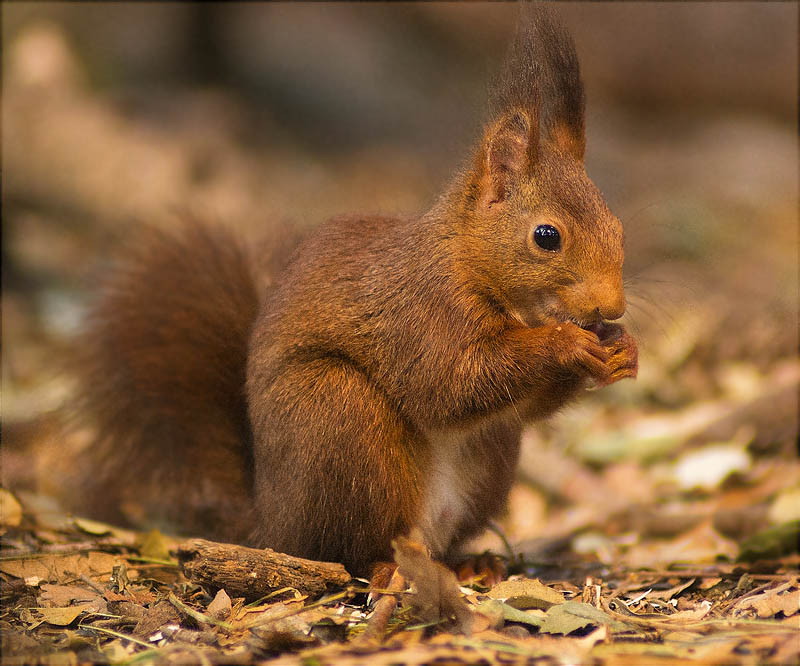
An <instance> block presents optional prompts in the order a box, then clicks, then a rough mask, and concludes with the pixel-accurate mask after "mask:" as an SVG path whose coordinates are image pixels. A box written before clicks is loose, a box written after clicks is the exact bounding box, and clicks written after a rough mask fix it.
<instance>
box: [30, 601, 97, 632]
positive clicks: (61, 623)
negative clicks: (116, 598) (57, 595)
mask: <svg viewBox="0 0 800 666" xmlns="http://www.w3.org/2000/svg"><path fill="white" fill-rule="evenodd" d="M31 610H32V611H33V612H34V613H36V614H37V615H39V617H40V618H41V620H42V621H43V622H47V623H48V624H54V625H56V626H58V627H66V626H67V625H68V624H72V623H73V622H74V621H75V619H76V618H77V617H78V616H79V615H80V614H81V613H84V612H90V613H94V612H96V610H97V609H96V606H95V605H94V604H80V605H78V606H66V607H64V608H32V609H31Z"/></svg>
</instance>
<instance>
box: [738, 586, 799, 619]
mask: <svg viewBox="0 0 800 666" xmlns="http://www.w3.org/2000/svg"><path fill="white" fill-rule="evenodd" d="M798 611H800V589H798V584H797V581H795V582H792V583H784V584H783V585H779V586H778V587H776V588H773V589H771V590H766V591H765V592H762V593H761V594H756V595H753V596H750V597H746V598H744V599H742V600H741V601H739V602H738V603H737V604H736V605H735V606H734V607H733V613H734V615H745V614H751V613H755V615H756V617H759V618H766V617H775V616H776V615H777V614H778V613H783V614H784V616H786V617H789V616H790V615H794V614H795V613H797V612H798Z"/></svg>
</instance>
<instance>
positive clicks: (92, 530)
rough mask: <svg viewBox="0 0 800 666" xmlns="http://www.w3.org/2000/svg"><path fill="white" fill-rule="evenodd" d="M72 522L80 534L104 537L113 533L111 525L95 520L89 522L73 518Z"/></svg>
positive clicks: (86, 519) (84, 519)
mask: <svg viewBox="0 0 800 666" xmlns="http://www.w3.org/2000/svg"><path fill="white" fill-rule="evenodd" d="M72 522H73V523H74V524H75V527H77V528H78V529H79V530H81V531H82V532H86V534H92V535H94V536H104V535H106V534H111V532H112V531H113V528H112V527H111V525H106V524H105V523H101V522H98V521H96V520H89V519H88V518H73V519H72Z"/></svg>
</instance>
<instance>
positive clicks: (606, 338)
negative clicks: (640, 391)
mask: <svg viewBox="0 0 800 666" xmlns="http://www.w3.org/2000/svg"><path fill="white" fill-rule="evenodd" d="M604 328H606V329H610V330H609V335H602V336H601V344H602V345H603V347H604V348H605V350H606V351H607V352H608V361H607V362H606V368H607V369H608V376H607V377H606V379H605V380H604V381H598V383H599V384H600V385H602V386H608V385H609V384H613V383H614V382H618V381H619V380H620V379H625V378H626V377H630V378H631V379H635V378H636V375H637V374H638V371H639V350H638V348H637V346H636V340H634V339H633V337H632V336H631V335H630V334H629V333H628V331H626V330H625V328H624V327H622V326H620V325H619V324H604Z"/></svg>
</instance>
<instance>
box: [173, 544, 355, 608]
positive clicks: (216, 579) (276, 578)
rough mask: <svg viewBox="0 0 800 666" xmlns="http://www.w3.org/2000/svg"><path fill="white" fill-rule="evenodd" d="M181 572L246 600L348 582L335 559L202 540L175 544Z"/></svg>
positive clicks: (316, 592) (317, 590)
mask: <svg viewBox="0 0 800 666" xmlns="http://www.w3.org/2000/svg"><path fill="white" fill-rule="evenodd" d="M178 560H179V562H180V566H181V571H183V574H184V575H185V576H186V577H187V578H189V580H191V581H192V582H194V583H199V584H202V585H206V586H208V587H211V588H213V589H216V590H219V589H224V590H225V591H226V592H227V593H228V595H229V596H231V597H244V598H245V599H246V600H248V601H252V600H254V599H258V598H259V597H263V596H265V595H267V594H269V593H270V592H272V591H274V590H278V589H280V588H282V587H291V588H294V589H296V590H298V591H299V592H300V593H301V594H307V595H308V596H310V597H316V596H319V595H321V594H324V593H325V592H327V591H329V590H330V589H332V588H339V587H343V586H345V585H347V584H348V583H349V582H350V580H351V577H350V574H349V573H347V571H345V568H344V567H343V566H342V565H341V564H338V563H334V562H315V561H313V560H305V559H303V558H300V557H292V556H291V555H286V554H284V553H277V552H275V551H274V550H270V549H269V548H265V549H264V550H259V549H257V548H245V547H244V546H235V545H233V544H227V543H215V542H213V541H206V540H205V539H191V540H190V541H186V542H184V543H182V544H181V545H180V546H178Z"/></svg>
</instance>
